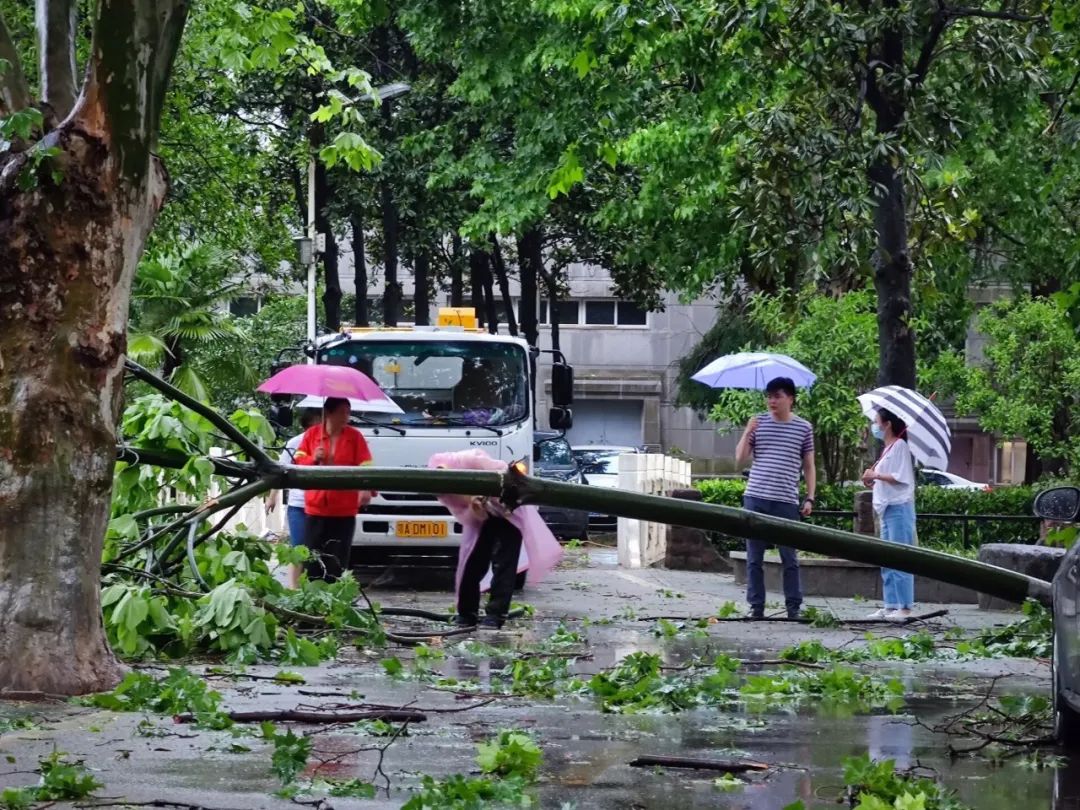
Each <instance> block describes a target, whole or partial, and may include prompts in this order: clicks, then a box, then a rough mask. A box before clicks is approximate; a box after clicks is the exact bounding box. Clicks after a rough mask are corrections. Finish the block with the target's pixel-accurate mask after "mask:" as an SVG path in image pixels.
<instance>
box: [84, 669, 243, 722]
mask: <svg viewBox="0 0 1080 810" xmlns="http://www.w3.org/2000/svg"><path fill="white" fill-rule="evenodd" d="M79 700H80V702H82V703H84V704H85V705H88V706H96V707H98V708H101V709H109V710H110V711H114V712H153V713H154V714H171V715H177V714H185V713H190V714H192V715H194V717H195V722H196V723H197V724H198V725H200V726H202V727H204V728H212V729H222V728H228V727H229V726H231V725H232V720H230V719H229V716H228V714H226V713H225V712H224V711H222V709H221V694H220V693H218V692H215V691H214V690H212V689H210V688H209V687H208V686H207V685H206V681H204V680H203V679H202V678H199V677H198V676H197V675H194V674H192V673H191V672H190V671H189V670H187V669H185V668H184V667H174V668H171V669H170V670H169V674H168V675H167V676H166V677H165V678H162V679H160V680H158V679H156V678H154V677H152V676H150V675H147V674H146V673H144V672H129V673H128V674H127V675H126V676H125V677H124V680H123V681H121V682H120V685H119V686H117V687H116V688H115V689H114V690H112V691H111V692H101V693H98V694H96V695H89V696H88V697H85V698H80V699H79Z"/></svg>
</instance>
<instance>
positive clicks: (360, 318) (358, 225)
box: [349, 211, 371, 326]
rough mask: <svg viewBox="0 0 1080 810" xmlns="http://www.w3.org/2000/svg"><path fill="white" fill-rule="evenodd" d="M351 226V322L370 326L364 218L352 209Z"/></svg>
mask: <svg viewBox="0 0 1080 810" xmlns="http://www.w3.org/2000/svg"><path fill="white" fill-rule="evenodd" d="M349 222H350V225H351V227H352V249H353V272H354V274H355V275H354V278H355V282H356V302H355V303H354V304H353V308H354V312H353V323H354V324H355V325H356V326H370V325H371V324H370V323H369V322H368V304H367V289H368V272H367V251H366V249H365V247H364V219H363V217H362V216H360V214H359V212H356V211H354V212H353V215H352V217H351V218H350V220H349Z"/></svg>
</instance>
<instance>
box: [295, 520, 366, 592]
mask: <svg viewBox="0 0 1080 810" xmlns="http://www.w3.org/2000/svg"><path fill="white" fill-rule="evenodd" d="M355 530H356V518H354V517H322V516H321V515H308V516H307V522H306V523H305V524H304V545H305V546H307V547H308V551H310V552H311V556H310V558H309V559H308V561H307V562H306V563H305V564H304V571H305V572H307V575H308V579H323V580H326V581H327V582H337V581H338V580H339V579H340V578H341V575H342V574H343V573H345V572H346V571H348V570H349V552H351V551H352V542H353V532H354V531H355Z"/></svg>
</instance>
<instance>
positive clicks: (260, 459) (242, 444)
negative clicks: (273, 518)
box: [124, 360, 279, 489]
mask: <svg viewBox="0 0 1080 810" xmlns="http://www.w3.org/2000/svg"><path fill="white" fill-rule="evenodd" d="M124 368H125V370H126V371H127V373H128V374H130V375H131V376H132V377H134V378H135V379H137V380H139V381H141V382H144V383H146V384H147V385H149V386H150V387H151V388H156V389H157V390H158V391H160V392H161V393H163V394H165V396H167V397H168V398H169V399H172V400H175V401H176V402H179V403H180V404H181V405H183V406H184V407H185V408H187V409H188V410H190V411H194V412H195V413H197V414H198V415H199V416H201V417H202V418H203V419H205V420H206V421H208V422H209V423H210V424H212V425H213V426H214V427H216V428H217V429H218V430H220V431H221V432H222V433H224V434H225V435H226V436H227V437H228V438H229V440H230V441H232V442H234V443H235V444H236V445H237V446H238V447H239V448H240V449H241V450H243V451H244V452H245V453H247V455H248V458H250V459H251V460H252V461H253V462H255V466H256V467H258V468H259V469H260V470H263V471H276V470H277V469H278V468H279V467H278V463H277V462H276V461H274V459H272V458H270V456H269V455H267V454H266V451H265V450H263V449H262V448H261V447H259V446H258V445H257V444H255V442H253V441H252V440H251V439H249V438H248V437H247V436H246V435H244V433H243V431H241V430H239V429H238V428H237V427H236V425H234V424H233V423H232V422H230V421H229V420H228V419H226V418H225V417H224V416H222V415H221V414H220V413H218V412H217V411H216V410H214V409H213V408H211V407H210V406H209V405H206V404H204V403H202V402H199V401H198V400H197V399H195V398H194V397H190V396H188V395H187V394H185V393H184V392H183V391H181V390H180V389H179V388H177V387H176V386H174V385H169V383H167V382H165V380H163V379H161V377H159V376H157V375H156V374H153V373H152V372H150V371H149V370H147V369H145V368H143V367H142V366H140V365H139V364H138V363H136V362H134V361H133V360H126V361H124ZM268 489H269V487H268Z"/></svg>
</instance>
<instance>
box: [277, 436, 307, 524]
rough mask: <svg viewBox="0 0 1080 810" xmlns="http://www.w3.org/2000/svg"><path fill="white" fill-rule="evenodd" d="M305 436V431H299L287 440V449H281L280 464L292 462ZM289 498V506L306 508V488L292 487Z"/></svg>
mask: <svg viewBox="0 0 1080 810" xmlns="http://www.w3.org/2000/svg"><path fill="white" fill-rule="evenodd" d="M303 438H304V434H303V433H297V434H296V435H295V436H293V437H292V438H291V439H289V440H288V441H287V442H285V449H284V450H282V451H281V456H279V457H278V463H280V464H292V463H293V456H294V455H296V450H297V448H298V447H300V441H301V440H302V439H303ZM288 493H289V498H288V500H287V501H286V504H287V505H288V506H299V507H300V508H301V509H303V508H304V490H302V489H290V490H288Z"/></svg>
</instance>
